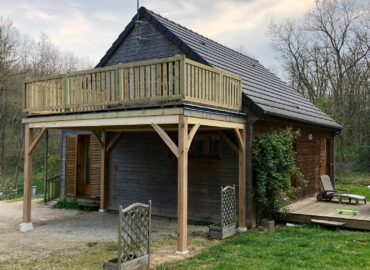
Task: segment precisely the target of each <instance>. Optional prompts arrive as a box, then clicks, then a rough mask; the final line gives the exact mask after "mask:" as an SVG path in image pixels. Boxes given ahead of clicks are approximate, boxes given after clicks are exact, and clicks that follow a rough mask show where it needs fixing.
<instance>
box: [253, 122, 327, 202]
mask: <svg viewBox="0 0 370 270" xmlns="http://www.w3.org/2000/svg"><path fill="white" fill-rule="evenodd" d="M288 127H290V128H293V129H299V130H300V131H301V136H300V137H299V138H298V140H297V142H296V146H295V148H296V153H297V166H298V168H299V169H300V170H301V172H302V173H303V175H304V177H305V179H306V181H307V186H306V187H305V188H304V189H303V190H302V192H301V193H300V194H299V195H298V198H299V199H303V198H307V197H310V196H313V195H315V194H317V193H318V192H319V191H320V190H321V184H320V175H321V174H322V172H324V170H323V168H324V167H326V166H327V164H328V160H327V157H328V155H327V153H326V155H325V154H324V153H323V151H324V148H323V146H322V141H325V142H326V141H327V140H330V139H333V137H334V134H333V132H330V131H328V130H325V129H320V128H316V127H310V126H307V125H300V124H298V125H297V124H293V123H291V122H289V121H279V122H273V121H263V120H260V121H257V122H256V123H255V124H254V134H253V135H254V136H255V137H256V136H260V135H264V134H268V133H270V132H272V131H274V130H278V129H283V128H288ZM309 134H311V135H312V140H310V139H309V138H308V136H309ZM324 155H325V156H326V158H325V160H324V158H323V156H324ZM324 164H325V165H324ZM332 164H333V163H332ZM330 166H333V165H330ZM325 172H327V173H329V172H328V169H325ZM292 185H293V186H294V185H295V182H294V179H292Z"/></svg>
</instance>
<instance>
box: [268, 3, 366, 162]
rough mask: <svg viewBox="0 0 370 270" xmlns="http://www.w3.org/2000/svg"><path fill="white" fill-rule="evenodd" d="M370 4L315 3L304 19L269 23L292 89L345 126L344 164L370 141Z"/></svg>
mask: <svg viewBox="0 0 370 270" xmlns="http://www.w3.org/2000/svg"><path fill="white" fill-rule="evenodd" d="M369 26H370V3H369V2H365V1H359V0H358V1H356V0H352V1H349V0H316V5H315V7H314V8H313V9H312V10H310V11H309V12H308V13H307V14H306V15H305V16H304V18H303V19H302V20H300V21H293V20H285V21H283V22H281V23H274V22H271V24H270V26H269V31H268V34H269V35H270V36H271V37H272V39H273V45H274V47H275V48H276V50H277V51H278V52H279V55H280V59H281V61H282V63H283V66H284V68H285V70H286V71H287V74H288V80H289V81H290V83H291V85H292V86H293V88H295V89H297V91H299V92H300V93H302V94H303V95H304V96H306V97H307V98H308V99H310V100H311V101H312V102H313V103H315V104H316V105H318V106H319V107H320V108H321V109H323V110H324V111H325V112H327V113H328V114H330V115H332V116H333V117H334V118H335V119H336V120H337V121H338V122H339V123H341V124H342V125H343V127H344V129H343V132H342V135H341V136H340V140H339V155H340V158H341V159H342V160H351V159H352V160H353V159H354V158H356V157H355V154H356V153H357V151H356V150H357V149H358V148H359V147H361V145H364V144H367V143H369V140H370V136H369V130H370V126H369V125H370V110H369V102H370V100H369V99H370V87H369V83H370V79H369V78H370V69H369V68H370V64H369V60H370V27H369Z"/></svg>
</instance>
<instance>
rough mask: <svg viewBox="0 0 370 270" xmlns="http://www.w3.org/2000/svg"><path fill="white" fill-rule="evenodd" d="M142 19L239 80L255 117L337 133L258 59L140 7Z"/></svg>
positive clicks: (324, 116)
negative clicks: (271, 117) (307, 125)
mask: <svg viewBox="0 0 370 270" xmlns="http://www.w3.org/2000/svg"><path fill="white" fill-rule="evenodd" d="M143 16H144V17H145V18H146V19H147V20H148V21H149V22H150V23H151V24H152V25H153V26H154V27H156V29H158V30H159V31H160V32H161V33H162V34H164V35H165V36H167V38H169V39H170V40H171V41H172V42H173V43H174V44H176V45H177V46H178V47H179V48H180V50H181V51H182V52H183V53H184V54H185V55H186V56H187V57H189V58H190V59H193V60H195V61H198V62H201V63H204V64H207V65H210V66H213V67H217V68H220V69H223V70H226V71H229V72H232V73H234V74H237V75H239V76H241V77H242V89H243V93H244V94H245V98H244V101H245V102H246V105H247V106H248V107H249V109H250V110H251V111H253V112H254V113H255V114H257V115H258V116H275V117H282V118H286V119H291V120H295V121H300V122H305V123H311V124H315V125H319V126H323V127H328V128H332V129H335V130H340V129H341V126H340V125H339V124H337V123H336V122H335V121H334V120H333V119H332V118H331V117H329V116H328V115H327V114H325V113H324V112H322V111H321V110H320V109H318V108H317V107H316V106H315V105H313V104H312V103H311V102H309V101H308V100H306V99H305V98H304V97H303V96H302V95H301V94H300V93H298V92H297V91H295V90H294V89H292V88H291V87H289V86H288V85H287V84H286V83H284V82H283V81H282V80H281V79H279V78H278V77H277V76H276V75H274V74H273V73H272V72H271V71H269V70H268V69H266V68H265V67H264V66H262V65H261V64H260V63H259V62H258V61H257V60H255V59H253V58H250V57H248V56H246V55H244V54H241V53H239V52H236V51H234V50H232V49H230V48H228V47H225V46H223V45H221V44H219V43H217V42H215V41H213V40H211V39H208V38H206V37H204V36H202V35H199V34H197V33H195V32H193V31H191V30H189V29H187V28H185V27H183V26H181V25H179V24H177V23H175V22H173V21H170V20H168V19H166V18H164V17H162V16H160V15H158V14H156V13H154V12H152V11H149V10H147V9H145V8H144V7H141V8H140V10H139V17H143ZM135 20H136V17H134V18H133V19H132V21H131V22H130V23H129V24H128V25H127V26H126V28H125V30H124V31H123V32H122V33H121V34H120V36H119V37H118V39H117V40H116V41H115V42H114V43H113V45H112V47H111V48H110V49H109V50H108V51H107V53H106V55H105V56H104V57H103V58H102V59H101V60H100V62H99V64H98V65H97V67H101V66H104V64H105V63H106V62H107V61H108V59H109V57H110V56H111V55H112V54H113V53H114V52H115V50H116V49H117V48H118V46H119V45H120V44H121V42H122V41H123V40H124V38H125V37H126V36H127V34H128V33H129V32H130V31H131V29H132V28H133V27H134V25H135Z"/></svg>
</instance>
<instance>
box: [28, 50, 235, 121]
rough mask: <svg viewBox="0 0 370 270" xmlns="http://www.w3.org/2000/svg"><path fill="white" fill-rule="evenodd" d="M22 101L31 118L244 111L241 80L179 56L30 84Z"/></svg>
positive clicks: (100, 69) (72, 74)
mask: <svg viewBox="0 0 370 270" xmlns="http://www.w3.org/2000/svg"><path fill="white" fill-rule="evenodd" d="M24 99H25V100H24V105H25V106H24V111H25V112H26V113H27V114H29V115H31V114H43V115H44V114H59V113H67V112H83V111H98V110H108V109H113V108H126V107H143V106H155V105H161V106H163V105H171V104H179V103H182V102H186V101H188V102H194V103H198V104H203V105H208V106H213V107H219V108H225V109H231V110H240V109H241V79H240V77H238V76H235V75H232V74H230V73H226V72H223V71H221V70H218V69H215V68H212V67H209V66H207V65H203V64H200V63H198V62H195V61H192V60H189V59H186V58H185V57H184V56H182V55H178V56H174V57H169V58H163V59H155V60H149V61H142V62H135V63H128V64H120V65H115V66H109V67H104V68H96V69H92V70H87V71H79V72H75V73H71V74H66V75H61V76H54V77H49V78H44V79H37V80H31V81H27V82H26V83H25V94H24Z"/></svg>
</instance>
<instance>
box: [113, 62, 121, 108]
mask: <svg viewBox="0 0 370 270" xmlns="http://www.w3.org/2000/svg"><path fill="white" fill-rule="evenodd" d="M115 81H116V83H115V84H114V86H115V97H114V98H115V101H116V102H117V101H118V100H119V99H120V97H119V94H120V92H121V91H120V90H121V83H122V82H121V80H120V72H119V66H117V68H116V71H115Z"/></svg>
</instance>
